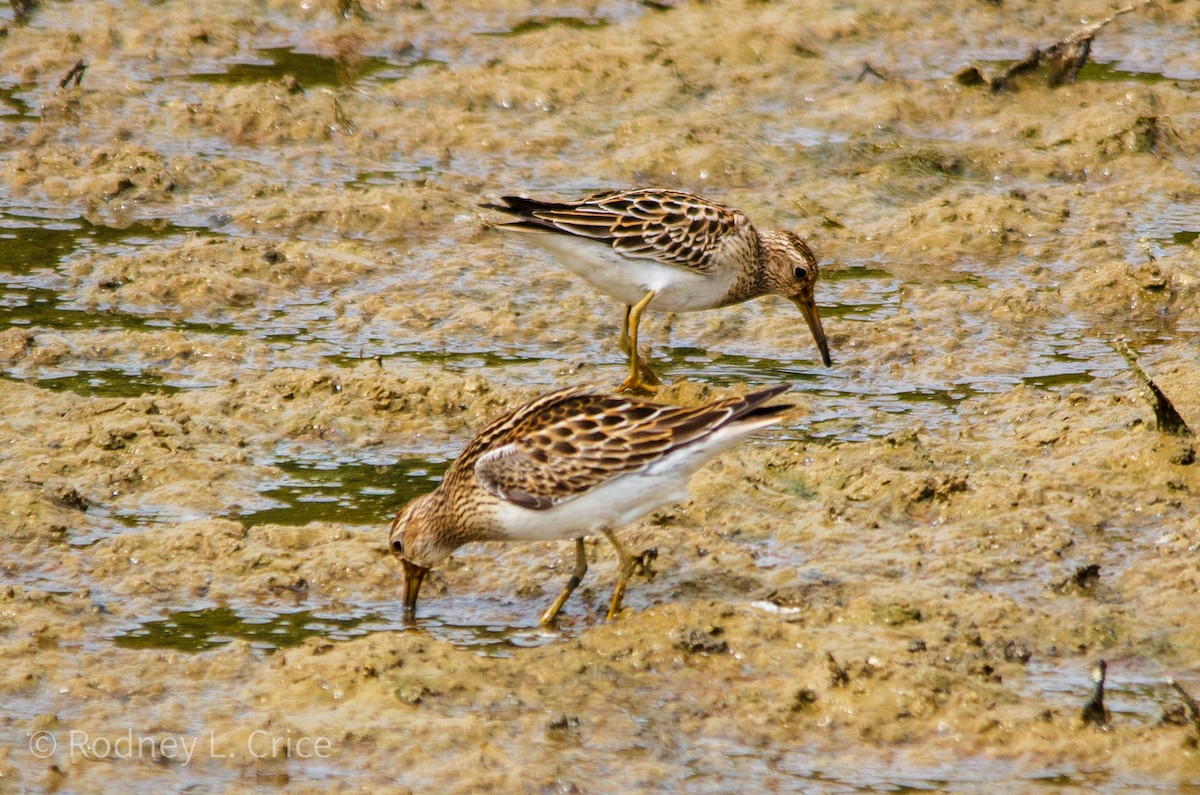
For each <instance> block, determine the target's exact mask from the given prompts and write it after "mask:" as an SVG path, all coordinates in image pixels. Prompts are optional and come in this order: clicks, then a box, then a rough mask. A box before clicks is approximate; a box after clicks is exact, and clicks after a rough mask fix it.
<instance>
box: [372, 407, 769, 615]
mask: <svg viewBox="0 0 1200 795" xmlns="http://www.w3.org/2000/svg"><path fill="white" fill-rule="evenodd" d="M791 387H792V385H791V384H780V385H777V386H773V387H770V388H768V389H762V390H759V391H757V392H751V393H749V394H747V395H739V396H734V397H725V398H721V399H719V400H714V401H712V402H711V403H706V404H704V405H700V406H691V407H684V406H669V405H662V404H659V403H650V402H646V401H643V400H638V399H634V398H625V397H618V396H613V395H608V394H604V393H603V392H602V391H600V390H598V389H597V388H596V387H575V388H568V389H561V390H559V391H556V392H551V393H550V394H548V395H544V396H542V397H539V398H537V399H536V400H534V401H532V402H530V403H526V404H525V405H523V406H521V407H520V408H517V409H515V410H513V411H510V412H509V413H508V414H505V415H504V416H503V417H501V418H500V419H498V420H496V421H495V422H493V423H492V424H490V425H488V426H487V427H486V428H485V429H484V430H483V431H482V432H481V433H480V434H479V435H478V436H476V437H475V438H474V439H473V440H471V442H470V443H469V444H468V445H467V446H466V449H464V450H463V452H462V455H460V456H459V457H458V460H456V461H455V462H454V464H453V465H452V466H451V467H450V469H449V470H448V471H447V472H446V475H445V477H444V478H443V480H442V482H441V483H440V484H439V485H438V487H437V489H435V490H434V491H433V492H431V493H429V494H425V495H423V496H421V497H417V498H416V499H414V500H412V501H411V502H409V503H408V504H407V505H405V506H404V507H403V508H401V509H400V511H399V513H397V514H396V518H395V519H394V520H393V521H392V527H391V533H390V535H389V544H390V545H391V550H392V552H393V554H395V555H396V556H397V557H399V558H400V561H401V563H402V564H403V566H404V610H405V612H406V614H408V615H410V616H411V615H413V614H414V612H415V610H416V605H417V593H418V591H419V590H420V588H421V582H422V580H423V579H424V578H425V575H426V574H428V573H429V570H430V568H431V567H433V566H436V565H437V564H438V563H440V562H442V561H443V560H445V559H446V558H447V557H449V556H450V554H451V553H453V552H454V550H455V549H457V548H458V547H460V546H462V545H463V544H467V543H470V542H472V541H551V540H557V539H570V538H573V539H575V569H574V571H573V572H572V574H571V577H570V579H568V580H567V584H566V587H565V588H564V589H563V591H562V593H561V594H560V595H559V596H558V598H557V599H555V600H554V602H553V603H552V604H551V605H550V607H548V608H547V609H546V611H545V612H544V613H542V616H541V622H542V623H543V624H548V623H550V622H552V621H553V620H554V619H555V617H556V616H557V615H558V612H559V610H560V609H561V608H562V606H563V604H564V603H565V602H566V601H567V598H568V597H569V596H570V595H571V592H572V591H574V590H575V588H576V587H577V586H578V585H579V583H580V581H581V580H582V579H583V576H584V575H585V574H586V573H587V566H588V564H587V554H586V551H585V549H584V544H583V539H584V536H587V535H592V534H596V533H600V534H602V535H603V536H604V537H605V538H607V539H608V540H609V542H610V543H611V544H612V545H613V548H614V549H616V551H617V556H618V558H619V559H620V569H619V573H618V575H617V583H616V587H615V588H614V590H613V595H612V601H611V602H610V603H609V608H608V614H607V616H606V618H605V620H610V619H612V618H613V616H615V615H616V614H617V612H618V611H619V610H620V608H621V599H622V597H623V596H624V594H625V586H626V583H627V582H628V581H629V577H630V575H631V574H632V573H633V571H634V569H635V566H636V563H637V558H636V557H635V556H633V555H631V554H630V553H629V552H628V551H626V549H625V547H624V546H622V545H621V542H620V541H618V540H617V537H616V536H615V535H614V534H613V531H615V530H616V529H617V528H619V527H621V526H623V525H626V524H629V523H630V522H633V521H634V520H636V519H638V518H640V517H641V516H644V515H645V514H647V513H649V512H651V511H653V510H655V509H657V508H660V507H662V506H664V505H669V504H671V503H674V502H679V501H681V500H684V499H686V498H687V481H688V478H689V477H690V476H691V475H692V474H693V473H694V472H695V471H696V470H698V469H699V468H700V467H701V466H703V465H704V463H705V462H707V461H708V460H709V459H711V458H712V457H713V456H715V455H717V454H718V453H720V452H721V451H723V450H725V449H727V448H729V447H731V446H733V445H734V444H735V443H736V442H737V441H738V440H740V439H741V438H742V437H744V436H746V435H747V434H749V433H751V432H753V431H755V430H757V429H759V428H764V427H766V426H768V425H771V424H773V423H777V422H779V421H780V420H781V419H783V418H784V416H785V415H786V414H787V413H788V411H789V410H790V409H791V408H792V407H791V406H790V405H772V406H768V405H766V403H767V401H769V400H770V399H771V398H773V397H775V396H776V395H778V394H780V393H782V392H785V391H787V390H788V389H791Z"/></svg>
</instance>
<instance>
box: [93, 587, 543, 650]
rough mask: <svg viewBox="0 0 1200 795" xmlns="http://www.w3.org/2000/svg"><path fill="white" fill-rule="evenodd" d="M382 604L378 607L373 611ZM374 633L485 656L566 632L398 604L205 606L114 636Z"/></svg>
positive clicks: (184, 644) (181, 642) (269, 642)
mask: <svg viewBox="0 0 1200 795" xmlns="http://www.w3.org/2000/svg"><path fill="white" fill-rule="evenodd" d="M373 608H378V609H373ZM369 632H428V633H429V634H430V635H432V636H433V637H435V638H438V639H439V640H444V641H447V642H449V643H453V644H454V645H455V646H459V647H462V648H469V649H471V650H472V651H474V652H476V653H477V654H479V655H481V656H486V657H507V656H509V655H510V654H511V652H512V650H513V649H515V648H531V647H534V646H543V645H545V644H547V643H551V642H553V641H555V640H560V639H561V638H562V637H563V633H562V632H559V631H556V630H545V629H542V628H541V627H539V626H537V625H536V623H535V624H534V625H532V626H505V625H501V624H466V623H457V624H451V623H446V622H444V621H442V620H441V619H437V618H418V619H416V620H407V619H404V618H402V617H401V615H400V603H399V598H397V601H396V602H395V603H394V604H385V605H374V606H372V607H366V606H360V607H356V608H344V612H330V611H328V610H321V609H307V610H293V611H279V610H268V609H264V608H258V607H255V608H245V609H237V610H235V609H233V608H230V607H205V608H196V609H189V610H179V611H176V612H174V613H171V614H170V615H168V616H167V617H166V618H163V619H154V620H151V621H144V622H141V623H140V624H138V625H137V626H136V627H134V628H132V629H130V630H127V631H126V632H123V633H121V634H119V635H117V636H115V637H114V638H113V639H112V640H113V643H115V644H116V645H117V646H121V647H123V648H128V649H175V650H177V651H185V652H203V651H208V650H210V649H214V648H217V647H220V646H224V645H226V644H228V643H231V642H233V641H235V640H244V641H247V642H249V643H250V644H251V646H253V647H254V648H256V649H259V650H262V651H266V652H273V651H274V650H276V649H281V648H288V647H291V646H298V645H300V644H301V643H303V642H304V641H305V640H307V639H309V638H323V639H326V640H330V641H340V640H347V639H349V638H353V637H359V636H362V635H366V634H367V633H369Z"/></svg>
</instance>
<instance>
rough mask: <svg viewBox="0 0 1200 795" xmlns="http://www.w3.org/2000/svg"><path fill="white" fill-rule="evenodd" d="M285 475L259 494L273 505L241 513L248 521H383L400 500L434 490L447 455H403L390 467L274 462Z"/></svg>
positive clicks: (368, 522)
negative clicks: (401, 458)
mask: <svg viewBox="0 0 1200 795" xmlns="http://www.w3.org/2000/svg"><path fill="white" fill-rule="evenodd" d="M275 466H277V467H278V468H279V469H282V470H283V471H284V473H285V474H286V476H285V477H284V478H283V479H281V480H279V481H276V482H273V483H268V484H266V485H265V486H264V487H263V489H262V491H261V493H262V494H263V495H264V496H265V497H268V498H270V499H271V500H272V501H274V502H275V503H276V507H273V508H267V509H264V510H260V511H254V512H253V513H249V514H244V515H243V516H242V520H243V521H244V522H245V524H246V525H247V526H255V525H264V524H281V525H303V524H308V523H309V522H338V523H342V524H379V523H386V522H388V521H390V520H391V519H392V517H393V516H395V514H396V511H397V509H399V508H400V506H401V505H403V504H404V503H406V502H408V501H409V500H411V499H412V498H413V497H416V496H418V495H421V494H424V493H425V492H428V491H432V490H433V489H435V488H437V484H438V483H439V482H440V481H441V479H442V474H443V473H444V472H445V471H446V470H447V469H448V468H449V466H450V462H449V461H446V460H445V459H426V458H406V459H403V460H401V461H400V462H399V463H397V464H394V465H390V466H377V465H374V464H366V463H360V462H336V461H329V462H326V461H319V462H306V461H284V462H276V463H275Z"/></svg>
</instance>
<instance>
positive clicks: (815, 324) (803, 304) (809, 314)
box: [792, 298, 833, 367]
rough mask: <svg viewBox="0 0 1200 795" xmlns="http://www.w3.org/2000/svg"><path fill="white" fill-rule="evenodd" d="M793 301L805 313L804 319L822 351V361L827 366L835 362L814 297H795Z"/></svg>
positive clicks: (801, 312)
mask: <svg viewBox="0 0 1200 795" xmlns="http://www.w3.org/2000/svg"><path fill="white" fill-rule="evenodd" d="M792 301H793V302H794V303H795V304H796V307H797V308H798V309H799V310H800V314H802V315H804V321H805V322H806V323H808V330H809V331H811V332H812V335H813V339H814V340H816V341H817V348H819V349H820V351H821V361H822V362H824V363H825V366H826V367H829V366H831V365H832V364H833V359H832V358H830V356H829V343H828V342H826V341H825V329H823V328H822V327H821V315H820V313H819V312H818V311H817V302H816V301H814V300H813V299H812V298H808V299H804V298H793V299H792Z"/></svg>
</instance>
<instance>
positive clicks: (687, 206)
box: [483, 188, 832, 391]
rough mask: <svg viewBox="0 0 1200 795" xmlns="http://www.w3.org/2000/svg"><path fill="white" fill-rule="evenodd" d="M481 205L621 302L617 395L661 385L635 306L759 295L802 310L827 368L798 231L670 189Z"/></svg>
mask: <svg viewBox="0 0 1200 795" xmlns="http://www.w3.org/2000/svg"><path fill="white" fill-rule="evenodd" d="M501 201H502V202H503V204H485V205H483V206H484V207H487V208H489V209H493V210H500V211H502V212H506V213H509V214H511V215H515V216H517V217H518V218H519V219H520V220H518V221H512V222H509V223H504V224H499V225H498V226H499V228H500V229H506V230H511V231H518V232H531V233H535V234H533V235H531V240H533V241H534V242H536V243H538V244H539V245H540V246H542V247H543V248H545V249H546V250H547V251H549V252H550V253H552V254H554V255H555V256H556V257H557V259H558V260H559V261H560V262H561V263H562V264H563V265H564V266H565V267H566V268H567V269H568V270H570V271H572V272H574V273H576V274H578V275H580V276H582V277H583V278H585V279H587V280H588V281H589V282H591V283H592V284H593V285H594V286H595V287H596V288H598V289H599V290H600V291H601V292H603V293H605V294H606V295H610V296H612V297H613V298H616V299H617V300H618V301H620V302H622V303H623V304H625V320H624V322H623V323H622V324H621V336H620V338H619V339H618V344H619V345H620V348H621V350H622V351H623V352H625V353H628V354H629V377H628V378H626V379H625V382H624V383H623V384H621V387H620V389H621V391H632V390H642V391H652V390H651V387H653V386H655V385H657V384H660V383H662V382H661V381H659V379H658V377H657V376H655V374H654V372H653V371H652V370H651V369H650V366H649V365H648V364H647V363H646V362H645V361H643V360H642V359H641V358H639V356H638V347H637V341H638V324H639V323H640V322H641V319H642V312H643V311H645V309H646V308H647V307H651V306H652V307H654V308H655V309H659V310H662V311H665V312H695V311H698V310H701V309H715V308H716V307H721V306H729V305H730V304H737V303H740V302H742V301H748V300H749V299H751V298H758V297H759V296H761V295H767V294H774V295H782V296H783V297H784V298H787V299H788V300H790V301H792V302H793V303H795V304H796V306H797V307H799V308H800V313H801V314H802V315H804V320H805V321H806V322H807V323H808V328H809V330H810V331H812V335H813V338H814V339H815V340H816V341H817V348H819V349H820V351H821V361H823V362H824V363H825V366H826V367H828V366H829V365H830V364H832V360H831V359H830V357H829V345H828V343H827V342H826V341H825V331H824V329H822V328H821V316H820V314H818V312H817V304H816V300H815V299H814V297H813V288H814V286H815V285H816V283H817V275H818V269H817V258H816V257H814V256H813V253H812V251H811V250H810V249H809V247H808V245H807V244H806V243H805V242H804V241H803V240H801V239H800V237H799V236H798V235H795V234H793V233H792V232H788V231H785V230H779V229H764V230H761V231H760V230H756V229H755V228H754V226H753V225H751V223H750V219H749V218H747V217H746V216H745V215H744V214H743V213H741V212H739V211H738V210H734V209H732V208H729V207H725V206H723V205H721V204H717V203H716V202H712V201H709V200H707V199H702V198H700V197H699V196H693V195H691V194H689V193H683V192H680V191H673V190H660V189H656V188H646V189H641V190H624V191H605V192H603V193H595V194H592V195H591V196H585V197H584V198H582V199H579V200H577V201H569V202H555V201H543V200H540V199H526V198H522V197H520V196H504V197H502V198H501Z"/></svg>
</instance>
